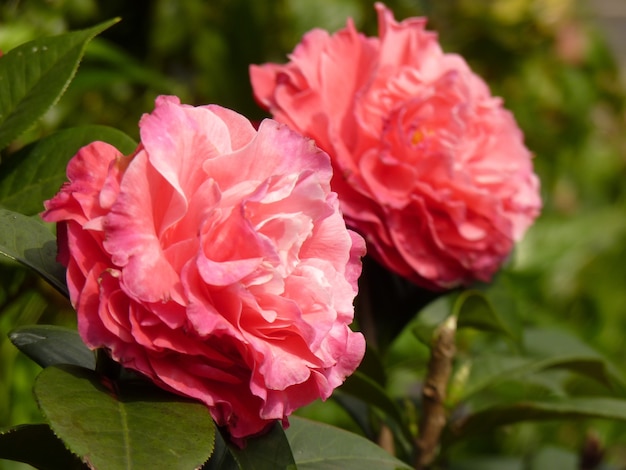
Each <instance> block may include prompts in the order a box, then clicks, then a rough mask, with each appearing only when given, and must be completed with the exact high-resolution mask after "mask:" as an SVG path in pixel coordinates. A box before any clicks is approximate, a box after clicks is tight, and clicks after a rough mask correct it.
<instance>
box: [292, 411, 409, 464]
mask: <svg viewBox="0 0 626 470" xmlns="http://www.w3.org/2000/svg"><path fill="white" fill-rule="evenodd" d="M289 422H290V423H291V425H290V426H289V428H287V429H286V430H285V434H286V435H287V439H288V440H289V443H290V444H291V451H292V452H293V456H294V458H295V460H296V465H297V466H298V470H334V469H336V470H365V469H376V470H404V469H407V470H408V469H410V468H412V467H410V466H408V465H407V464H405V463H404V462H402V461H400V460H398V459H396V458H395V457H393V456H391V455H390V454H389V453H387V452H386V451H385V450H383V449H382V448H381V447H379V446H378V445H376V444H375V443H373V442H371V441H369V440H367V439H365V438H363V437H361V436H359V435H357V434H354V433H350V432H348V431H344V430H343V429H339V428H335V427H333V426H329V425H327V424H323V423H319V422H315V421H309V420H307V419H304V418H299V417H296V416H293V417H291V418H289Z"/></svg>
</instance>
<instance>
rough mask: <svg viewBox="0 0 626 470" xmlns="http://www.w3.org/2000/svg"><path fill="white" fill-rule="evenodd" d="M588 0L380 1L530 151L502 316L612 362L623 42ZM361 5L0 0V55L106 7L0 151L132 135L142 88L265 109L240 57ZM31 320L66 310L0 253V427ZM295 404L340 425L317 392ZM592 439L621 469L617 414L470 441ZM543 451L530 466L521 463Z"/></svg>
mask: <svg viewBox="0 0 626 470" xmlns="http://www.w3.org/2000/svg"><path fill="white" fill-rule="evenodd" d="M591 1H593V4H591V3H587V2H583V1H574V0H481V1H476V0H430V1H428V0H388V1H387V2H386V3H387V5H388V6H389V7H390V8H391V9H393V10H394V11H395V14H396V18H404V17H407V16H415V15H425V16H427V17H428V18H429V29H433V30H436V31H438V33H439V38H440V41H441V43H442V45H443V47H444V49H445V50H446V51H448V52H456V53H459V54H461V55H463V56H464V57H465V58H466V60H467V61H468V62H469V63H470V65H471V66H472V68H473V69H474V70H475V71H476V72H477V73H479V74H480V75H482V76H483V77H484V78H485V80H486V81H487V82H488V83H489V85H490V86H491V89H492V92H493V93H494V94H495V95H499V96H502V97H503V98H504V101H505V104H506V107H508V108H509V109H510V110H512V111H513V113H514V114H515V116H516V118H517V120H518V122H519V125H520V127H521V128H522V129H523V131H524V133H525V136H526V143H527V145H528V147H529V148H530V149H531V150H532V151H533V153H534V154H535V156H536V158H535V160H534V163H535V169H536V171H537V173H538V174H539V176H540V178H541V182H542V197H543V200H544V210H543V214H542V215H541V217H540V218H539V220H538V221H537V223H536V224H535V226H534V227H533V228H532V229H531V230H530V231H529V233H528V235H527V236H526V238H525V239H524V241H523V242H522V243H520V245H519V246H518V248H517V249H516V252H515V253H514V255H513V257H512V259H511V262H510V265H509V266H507V268H506V279H507V282H508V283H509V285H510V286H512V289H511V290H510V292H512V295H513V298H512V299H511V301H512V305H513V307H512V308H514V309H515V311H516V314H517V315H519V318H520V321H521V322H522V323H524V324H525V325H531V326H532V325H538V326H544V327H545V326H553V327H555V328H557V329H559V330H560V331H565V332H569V333H571V334H572V335H573V336H575V337H577V338H579V339H581V340H583V341H585V342H586V343H588V344H589V345H591V346H592V347H594V348H595V349H597V350H599V351H600V352H602V353H604V354H606V355H607V356H608V357H609V358H610V360H611V361H612V362H613V363H614V364H615V366H616V367H618V368H620V369H621V370H622V371H623V372H624V373H626V199H625V196H626V184H624V181H625V177H626V112H625V111H626V108H625V96H626V95H625V93H624V90H625V89H626V88H625V87H624V80H623V73H622V74H621V75H620V64H619V62H618V60H617V58H618V57H620V56H621V57H622V58H623V59H622V60H626V58H624V55H623V54H624V53H625V51H626V39H625V40H624V42H623V45H624V49H620V48H619V47H617V49H616V48H615V47H613V46H611V45H609V43H608V42H607V37H608V38H609V39H611V40H612V41H614V43H615V44H616V45H617V46H619V43H620V37H621V36H620V26H621V25H624V29H625V30H626V2H622V1H620V0H614V1H609V0H604V1H601V2H600V1H595V0H591ZM372 4H373V2H369V1H359V0H267V1H258V0H133V1H127V0H21V1H20V0H2V1H0V50H3V51H5V52H6V51H8V50H10V49H11V48H13V47H15V46H17V45H19V44H21V43H23V42H26V41H28V40H31V39H34V38H36V37H40V36H44V35H53V34H59V33H63V32H65V31H69V30H75V29H80V28H84V27H88V26H91V25H94V24H96V23H98V22H100V21H103V20H105V19H109V18H112V17H120V18H121V19H122V21H121V22H120V23H119V24H117V25H116V26H114V27H112V28H110V29H109V30H107V31H105V32H104V33H103V34H102V35H100V36H99V37H97V38H96V39H95V40H93V41H92V42H91V43H90V45H89V46H88V48H87V52H86V55H85V58H84V60H83V62H82V64H81V66H80V68H79V70H78V73H77V75H76V77H75V80H74V81H73V82H72V84H71V85H70V87H69V89H68V90H67V92H66V93H65V95H64V96H63V97H62V99H61V100H60V102H59V103H58V104H57V105H55V106H54V107H53V108H52V109H51V110H50V111H49V112H48V113H47V114H46V116H45V117H44V119H43V120H42V121H41V122H40V123H39V124H38V125H37V126H36V127H35V128H33V129H31V130H30V131H29V132H27V133H26V134H25V135H23V136H22V137H21V138H20V139H19V141H17V142H15V143H14V144H13V146H12V148H10V149H9V151H8V152H7V153H5V154H4V155H0V157H2V158H3V159H5V158H8V154H9V153H10V152H12V151H14V150H17V149H19V148H20V147H21V146H23V145H25V144H26V143H28V142H29V141H32V140H34V139H36V138H39V137H41V136H44V135H47V134H49V133H50V132H52V131H54V130H57V129H61V128H65V127H71V126H74V125H79V124H80V125H83V124H105V125H110V126H113V127H116V128H119V129H121V130H123V131H125V132H127V133H128V134H129V135H130V136H132V137H133V138H135V139H137V138H138V134H137V122H138V120H139V118H140V116H141V114H143V113H144V112H148V111H150V110H151V109H152V107H153V102H154V98H155V97H156V96H157V95H159V94H175V95H178V96H180V97H181V100H182V101H183V102H186V103H190V104H206V103H217V104H220V105H223V106H226V107H230V108H232V109H235V110H236V111H238V112H240V113H242V114H245V115H246V116H248V117H249V118H250V119H253V120H258V119H261V118H263V117H265V114H264V113H263V111H262V110H260V108H259V107H258V106H257V105H256V104H255V102H254V100H253V98H252V92H251V88H250V84H249V80H248V65H249V64H251V63H263V62H267V61H277V62H283V61H285V58H286V54H288V53H289V52H290V51H291V50H292V49H293V48H294V46H295V45H296V44H297V43H298V42H299V40H300V38H301V36H302V34H303V33H305V32H306V31H308V30H310V29H312V28H314V27H321V28H324V29H328V30H331V31H334V30H337V29H339V28H342V27H343V26H344V25H345V23H346V18H347V17H352V18H353V19H354V21H355V23H356V25H357V27H358V29H360V30H361V31H365V32H367V33H368V34H370V35H374V34H376V15H375V11H374V9H373V6H372ZM620 18H621V21H622V23H620ZM36 322H40V323H56V324H63V325H72V324H73V323H74V322H75V320H74V315H73V312H72V310H71V308H70V307H69V305H68V304H67V303H66V302H65V300H64V299H62V298H60V297H58V296H57V294H56V293H55V292H54V291H53V290H52V289H49V288H47V287H46V286H45V285H43V283H42V282H41V281H40V280H38V279H37V278H36V277H35V276H33V275H31V274H30V273H28V272H26V271H24V270H23V269H21V268H20V267H18V266H15V265H13V264H11V263H8V262H6V261H5V260H0V427H6V426H10V425H14V424H19V423H24V422H36V421H40V420H41V416H40V415H39V412H38V411H37V408H36V404H35V403H34V400H33V398H32V393H31V387H32V383H33V380H34V377H35V376H36V374H37V372H38V370H37V367H36V366H34V365H32V363H30V362H29V361H28V360H27V359H26V358H24V357H23V356H22V355H21V354H20V353H18V351H17V349H15V348H14V347H13V346H12V345H11V344H10V342H9V341H8V339H7V332H8V331H9V330H10V329H11V328H13V327H15V326H18V325H22V324H32V323H36ZM418 356H419V355H418ZM391 386H393V383H392V384H391ZM392 392H393V391H392ZM587 392H589V391H588V390H587ZM398 393H400V391H398ZM303 413H305V414H307V413H308V414H312V415H313V416H315V417H317V418H320V419H326V420H329V421H331V422H336V423H338V424H341V425H345V426H347V427H350V423H349V420H348V418H347V417H346V416H344V415H342V414H341V413H340V411H339V408H338V407H336V406H335V407H334V406H333V404H332V403H329V404H328V405H325V406H324V407H322V406H318V405H315V406H313V407H311V408H310V409H307V410H304V411H303ZM590 436H592V437H591V438H590ZM594 442H597V444H598V446H599V449H600V451H601V453H604V454H605V461H606V462H610V463H612V464H613V465H614V466H615V468H620V467H621V468H624V467H625V466H626V424H624V423H612V422H586V421H585V422H582V421H581V422H574V423H568V424H562V423H546V424H542V425H535V424H528V425H526V424H524V425H519V426H515V427H512V428H510V429H505V430H504V432H499V433H496V432H494V434H493V435H492V436H487V437H485V438H484V439H482V440H480V441H477V444H475V446H474V447H475V448H474V450H475V451H476V452H482V453H485V454H491V455H496V456H499V458H500V459H501V460H499V462H500V464H498V465H499V466H494V467H493V468H531V467H515V466H510V467H507V466H502V465H505V464H506V462H513V460H507V459H511V458H513V457H515V456H524V455H531V454H533V453H537V452H539V451H540V450H541V449H544V450H545V449H546V445H549V446H550V447H549V449H552V450H551V451H550V452H553V453H554V452H557V453H558V452H564V453H566V454H567V453H568V452H570V453H571V454H572V455H573V454H576V453H577V452H579V451H580V449H581V448H583V447H584V446H585V445H587V446H588V445H592V444H593V443H594ZM542 455H546V457H545V459H549V458H551V456H552V455H553V454H549V452H548V454H545V452H544V454H542ZM548 461H549V460H545V461H541V460H537V459H535V460H532V462H535V463H533V464H532V465H539V464H536V462H548ZM515 462H517V460H515ZM9 465H13V464H9V463H2V462H1V461H0V468H14V467H13V466H11V467H9ZM485 465H486V464H485ZM511 465H513V463H511ZM515 465H517V464H515ZM5 466H6V467H5ZM15 468H16V467H15ZM482 468H485V469H487V468H489V467H487V466H483V467H482ZM532 468H552V467H545V466H541V465H540V466H537V467H532ZM554 468H556V467H554ZM590 468H594V467H590ZM598 468H600V467H598ZM611 468H613V467H611Z"/></svg>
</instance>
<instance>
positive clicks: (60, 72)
mask: <svg viewBox="0 0 626 470" xmlns="http://www.w3.org/2000/svg"><path fill="white" fill-rule="evenodd" d="M117 21H118V20H117V19H115V20H110V21H106V22H104V23H101V24H99V25H97V26H94V27H92V28H89V29H85V30H82V31H75V32H72V33H67V34H62V35H60V36H53V37H48V38H41V39H36V40H34V41H29V42H27V43H25V44H22V45H21V46H18V47H16V48H15V49H12V50H10V51H9V52H8V53H7V54H5V55H4V56H2V58H0V149H1V148H4V147H6V146H7V145H8V144H9V143H11V141H12V140H13V139H15V138H17V137H19V135H20V134H21V133H22V132H24V131H26V130H27V129H28V128H29V127H30V126H31V125H32V124H33V123H34V122H35V121H36V120H37V119H39V117H41V115H42V114H44V113H45V112H46V111H47V110H48V109H49V108H50V107H51V106H52V105H53V104H54V103H55V102H56V101H57V100H58V99H59V97H60V96H61V95H62V94H63V92H64V91H65V89H66V88H67V86H68V84H69V83H70V81H71V80H72V77H73V76H74V74H75V73H76V69H77V68H78V63H79V62H80V59H81V57H82V55H83V52H84V49H85V46H86V44H87V43H88V42H89V40H91V39H92V38H93V37H94V36H96V35H97V34H98V33H100V32H102V31H104V30H105V29H107V28H108V27H110V26H111V25H113V24H115V23H116V22H117Z"/></svg>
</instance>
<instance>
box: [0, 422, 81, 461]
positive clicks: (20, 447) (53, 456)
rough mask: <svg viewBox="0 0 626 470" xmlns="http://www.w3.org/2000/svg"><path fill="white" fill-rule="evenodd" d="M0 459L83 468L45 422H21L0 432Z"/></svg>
mask: <svg viewBox="0 0 626 470" xmlns="http://www.w3.org/2000/svg"><path fill="white" fill-rule="evenodd" d="M0 459H6V460H14V461H17V462H24V463H27V464H29V465H32V466H33V467H35V468H38V469H41V470H58V469H60V468H63V469H67V470H72V469H84V468H87V467H86V466H85V465H83V464H82V463H81V461H80V459H78V458H77V457H76V456H75V455H73V454H72V453H71V452H70V451H69V450H67V449H66V448H65V446H64V445H63V441H61V440H60V439H59V438H58V437H56V436H55V435H54V433H53V432H52V430H51V429H50V426H48V425H47V424H24V425H22V426H17V427H15V428H13V429H9V430H8V431H6V432H2V433H0Z"/></svg>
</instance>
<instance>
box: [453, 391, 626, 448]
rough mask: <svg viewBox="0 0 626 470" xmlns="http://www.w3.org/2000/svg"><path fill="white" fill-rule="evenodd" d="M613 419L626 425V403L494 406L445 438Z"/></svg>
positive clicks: (459, 424) (458, 425) (571, 400)
mask: <svg viewBox="0 0 626 470" xmlns="http://www.w3.org/2000/svg"><path fill="white" fill-rule="evenodd" d="M581 418H597V419H614V420H620V421H626V400H620V399H615V398H595V397H593V398H562V399H559V400H555V401H522V402H518V403H513V404H505V405H500V406H493V407H489V408H487V409H484V410H481V411H478V412H476V413H472V414H470V415H469V416H466V417H464V418H461V419H459V420H457V421H456V422H455V423H452V425H451V426H450V429H449V431H448V433H447V435H446V436H445V440H446V441H448V442H450V441H453V440H457V439H460V438H463V437H465V436H471V435H478V434H480V433H482V432H485V431H487V430H489V429H493V428H494V427H495V426H502V425H506V424H513V423H520V422H524V421H545V420H558V419H581Z"/></svg>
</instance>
